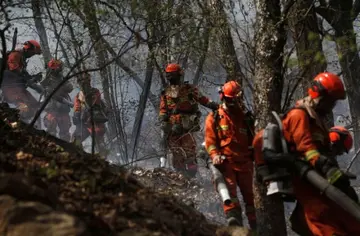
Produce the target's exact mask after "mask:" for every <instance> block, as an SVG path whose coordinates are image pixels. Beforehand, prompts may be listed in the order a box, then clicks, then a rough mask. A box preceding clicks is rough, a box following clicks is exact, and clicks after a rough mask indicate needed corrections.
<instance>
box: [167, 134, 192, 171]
mask: <svg viewBox="0 0 360 236" xmlns="http://www.w3.org/2000/svg"><path fill="white" fill-rule="evenodd" d="M168 143H169V149H170V151H171V153H172V154H173V161H172V162H173V167H174V168H175V170H177V171H185V172H188V173H189V174H190V175H191V176H194V175H195V174H196V172H197V165H196V164H195V162H194V161H195V158H196V140H195V139H194V137H193V135H192V134H191V133H186V134H184V135H180V136H170V137H169V140H168Z"/></svg>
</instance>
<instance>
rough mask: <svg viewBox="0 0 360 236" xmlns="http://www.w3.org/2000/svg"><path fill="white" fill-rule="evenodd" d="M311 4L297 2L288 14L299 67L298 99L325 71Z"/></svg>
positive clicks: (310, 0)
mask: <svg viewBox="0 0 360 236" xmlns="http://www.w3.org/2000/svg"><path fill="white" fill-rule="evenodd" d="M312 2H313V1H312V0H300V1H297V2H296V3H294V5H293V6H292V8H291V11H290V14H289V16H290V17H289V26H290V28H291V31H292V36H293V40H294V42H295V46H296V54H297V57H298V63H299V67H300V75H301V78H300V79H301V83H300V90H301V95H300V97H302V96H303V95H304V94H306V92H307V88H308V87H309V86H310V83H311V82H312V80H313V78H314V77H315V76H316V75H317V74H318V73H320V72H323V71H324V70H325V69H326V58H325V55H324V52H323V49H322V40H321V38H320V35H319V28H318V22H317V16H316V12H315V8H314V7H312Z"/></svg>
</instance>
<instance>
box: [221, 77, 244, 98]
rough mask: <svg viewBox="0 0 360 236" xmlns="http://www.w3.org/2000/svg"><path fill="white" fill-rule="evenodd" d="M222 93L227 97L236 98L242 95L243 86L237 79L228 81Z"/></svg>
mask: <svg viewBox="0 0 360 236" xmlns="http://www.w3.org/2000/svg"><path fill="white" fill-rule="evenodd" d="M221 94H222V96H224V97H227V98H236V97H239V96H240V95H241V87H240V84H238V83H237V82H236V81H233V80H232V81H229V82H226V83H225V84H224V85H223V87H222V90H221Z"/></svg>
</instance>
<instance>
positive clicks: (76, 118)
mask: <svg viewBox="0 0 360 236" xmlns="http://www.w3.org/2000/svg"><path fill="white" fill-rule="evenodd" d="M72 120H73V124H74V125H79V124H80V122H81V113H80V112H74V116H73V118H72Z"/></svg>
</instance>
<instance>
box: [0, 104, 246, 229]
mask: <svg viewBox="0 0 360 236" xmlns="http://www.w3.org/2000/svg"><path fill="white" fill-rule="evenodd" d="M0 147H1V149H0V175H1V178H0V205H1V206H0V234H1V235H30V236H31V235H39V234H41V235H98V236H102V235H107V236H108V235H119V236H125V235H143V236H145V235H204V236H205V235H216V234H217V235H246V234H244V233H243V232H242V230H241V229H228V230H227V232H229V231H234V232H233V233H232V234H229V233H226V232H225V229H224V228H222V229H219V227H218V226H217V225H215V224H213V223H209V222H208V221H207V220H206V218H205V216H204V215H203V214H201V213H199V212H198V211H196V210H195V209H194V207H193V205H192V204H191V203H190V204H186V203H183V202H182V201H179V200H178V199H177V198H176V196H173V194H174V193H173V192H169V191H167V188H166V187H164V190H163V191H154V189H153V188H149V187H145V185H144V184H142V183H140V181H139V180H137V179H136V178H135V176H136V175H134V174H131V173H129V172H127V171H125V170H124V169H121V168H119V167H116V168H115V167H113V166H111V165H110V164H109V163H108V162H106V161H105V160H103V159H101V158H99V157H98V156H96V155H95V156H92V155H90V154H87V153H85V152H83V151H82V150H79V149H77V148H76V147H75V146H73V145H72V144H69V143H67V142H64V141H62V140H59V139H57V138H55V137H53V136H50V135H48V134H47V133H45V132H44V131H39V130H35V129H33V128H29V127H28V126H27V125H26V124H24V123H22V122H19V121H18V115H17V111H16V110H13V109H10V108H9V107H8V106H7V105H6V104H0ZM155 173H156V172H155ZM160 173H161V172H160ZM138 177H140V176H139V175H138ZM155 177H156V176H155ZM155 177H154V178H155ZM174 184H175V185H176V181H175V182H174ZM170 185H171V184H170ZM180 189H181V188H180ZM175 195H176V193H175ZM217 230H218V233H216V231H217ZM235 231H237V232H236V233H235Z"/></svg>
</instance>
